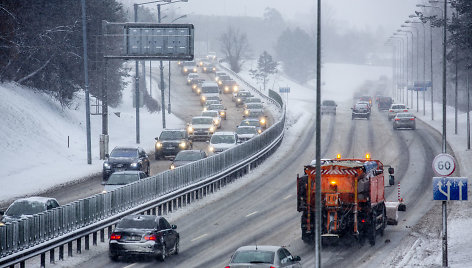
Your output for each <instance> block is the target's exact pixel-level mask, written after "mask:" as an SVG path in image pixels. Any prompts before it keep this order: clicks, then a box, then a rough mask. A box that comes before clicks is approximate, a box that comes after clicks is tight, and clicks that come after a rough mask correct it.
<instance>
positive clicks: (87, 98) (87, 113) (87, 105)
mask: <svg viewBox="0 0 472 268" xmlns="http://www.w3.org/2000/svg"><path fill="white" fill-rule="evenodd" d="M85 12H86V11H85V0H82V38H83V39H82V40H83V45H84V57H83V58H84V78H85V125H86V128H87V164H89V165H90V164H92V142H91V137H90V136H91V134H90V133H91V131H90V95H89V81H88V56H87V20H86V16H87V15H86V13H85Z"/></svg>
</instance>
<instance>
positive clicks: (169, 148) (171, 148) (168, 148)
mask: <svg viewBox="0 0 472 268" xmlns="http://www.w3.org/2000/svg"><path fill="white" fill-rule="evenodd" d="M166 149H167V150H173V149H174V147H172V146H171V147H166Z"/></svg>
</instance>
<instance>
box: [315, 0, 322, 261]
mask: <svg viewBox="0 0 472 268" xmlns="http://www.w3.org/2000/svg"><path fill="white" fill-rule="evenodd" d="M317 9H318V10H317V11H318V16H317V25H316V27H317V33H316V35H317V38H316V182H315V267H317V268H320V267H321V0H318V8H317Z"/></svg>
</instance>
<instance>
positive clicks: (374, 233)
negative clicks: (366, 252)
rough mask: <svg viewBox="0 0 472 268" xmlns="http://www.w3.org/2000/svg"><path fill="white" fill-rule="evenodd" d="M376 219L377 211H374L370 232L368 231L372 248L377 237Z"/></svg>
mask: <svg viewBox="0 0 472 268" xmlns="http://www.w3.org/2000/svg"><path fill="white" fill-rule="evenodd" d="M375 217H376V213H375V210H373V211H372V219H371V222H370V226H369V230H368V236H369V244H370V245H371V246H375V235H376V230H375V225H376V222H375Z"/></svg>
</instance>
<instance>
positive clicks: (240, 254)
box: [231, 250, 275, 263]
mask: <svg viewBox="0 0 472 268" xmlns="http://www.w3.org/2000/svg"><path fill="white" fill-rule="evenodd" d="M274 256H275V253H274V252H272V251H262V250H244V251H237V252H236V253H235V254H234V256H233V259H232V260H231V263H274Z"/></svg>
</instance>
